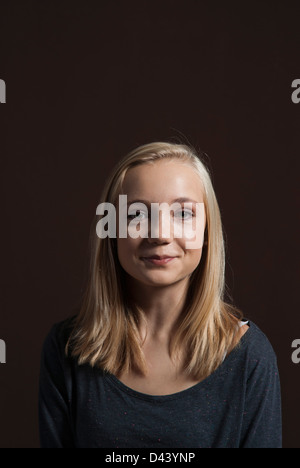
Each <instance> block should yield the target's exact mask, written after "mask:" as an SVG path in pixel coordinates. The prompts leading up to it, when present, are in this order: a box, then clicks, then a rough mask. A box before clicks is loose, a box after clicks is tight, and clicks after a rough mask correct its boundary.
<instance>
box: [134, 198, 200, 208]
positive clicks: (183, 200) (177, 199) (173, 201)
mask: <svg viewBox="0 0 300 468" xmlns="http://www.w3.org/2000/svg"><path fill="white" fill-rule="evenodd" d="M187 202H189V203H200V202H199V201H196V200H193V199H192V198H188V197H180V198H175V200H172V201H171V204H172V203H187ZM132 203H144V205H148V206H150V205H151V203H153V202H150V201H149V200H142V199H140V198H139V199H135V200H129V201H127V205H131V204H132ZM161 203H163V202H161Z"/></svg>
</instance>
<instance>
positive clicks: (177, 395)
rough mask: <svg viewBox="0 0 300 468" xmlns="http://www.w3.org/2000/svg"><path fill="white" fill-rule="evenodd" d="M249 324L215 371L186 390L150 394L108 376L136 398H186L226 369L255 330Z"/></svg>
mask: <svg viewBox="0 0 300 468" xmlns="http://www.w3.org/2000/svg"><path fill="white" fill-rule="evenodd" d="M247 324H248V326H249V328H248V330H247V331H246V333H244V335H243V336H242V337H241V339H240V341H239V343H238V345H237V346H236V347H235V348H234V349H233V350H232V351H231V353H230V354H229V355H228V356H226V358H225V359H224V361H223V362H222V363H221V364H220V365H219V367H217V369H216V370H215V371H214V372H212V374H210V375H209V376H208V377H206V378H205V379H203V380H201V381H200V382H198V383H196V384H194V385H192V386H191V387H188V388H186V389H184V390H180V391H179V392H176V393H170V394H167V395H152V394H148V393H143V392H139V391H137V390H134V389H133V388H131V387H128V386H127V385H126V384H124V383H123V382H121V380H119V379H118V378H117V377H116V376H115V375H114V374H106V376H107V378H108V379H109V380H110V382H112V383H113V384H114V385H115V386H117V387H118V388H119V389H120V390H122V391H123V392H124V393H126V394H127V395H130V396H132V397H134V398H139V399H141V400H147V401H152V402H157V403H158V402H165V401H170V400H175V399H179V398H184V397H186V396H188V395H190V394H193V393H194V392H195V391H196V390H198V389H199V388H200V387H202V386H204V385H206V384H207V383H208V382H210V380H212V379H213V378H215V377H216V376H217V375H218V374H219V373H220V372H221V371H222V370H223V369H224V367H226V366H227V365H228V364H230V362H231V360H232V359H233V358H234V356H235V355H236V353H237V352H239V351H240V350H241V348H243V346H244V344H245V343H246V342H247V340H249V337H250V335H251V334H252V333H253V331H254V326H253V323H252V322H250V320H249V321H248V322H247Z"/></svg>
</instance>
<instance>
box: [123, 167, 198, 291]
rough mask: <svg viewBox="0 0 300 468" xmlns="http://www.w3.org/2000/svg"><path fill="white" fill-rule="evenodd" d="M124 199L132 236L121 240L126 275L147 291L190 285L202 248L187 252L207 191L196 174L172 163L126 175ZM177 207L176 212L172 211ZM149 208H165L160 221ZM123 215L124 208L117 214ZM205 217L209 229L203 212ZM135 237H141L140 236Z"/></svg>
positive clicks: (135, 168) (159, 217) (129, 235)
mask: <svg viewBox="0 0 300 468" xmlns="http://www.w3.org/2000/svg"><path fill="white" fill-rule="evenodd" d="M122 195H126V196H127V205H126V209H127V210H128V212H127V213H128V216H127V229H128V231H127V233H128V235H127V237H124V238H121V237H120V235H117V249H118V257H119V261H120V264H121V265H122V267H123V269H124V270H125V272H126V273H127V274H128V275H129V276H130V277H131V278H134V279H135V280H136V281H137V282H138V283H143V284H146V285H148V286H168V285H172V284H175V283H177V282H179V281H188V278H189V276H190V275H191V273H192V272H193V271H194V270H195V269H196V268H197V266H198V264H199V262H200V259H201V254H202V246H197V247H196V248H195V247H193V248H188V246H190V245H191V243H190V242H191V241H192V240H193V239H195V238H196V232H195V231H196V221H197V217H196V207H197V205H196V203H199V204H202V207H204V205H203V203H204V199H203V186H202V183H201V180H200V178H199V176H198V175H197V173H195V170H194V169H193V168H192V167H191V166H188V165H185V164H183V163H181V162H179V161H176V160H174V159H169V160H160V161H156V162H155V163H154V164H143V165H139V166H137V167H134V168H132V169H130V170H129V171H128V172H127V174H126V177H125V179H124V183H123V192H122ZM124 199H126V198H125V197H124ZM133 202H135V203H134V205H132V203H133ZM174 202H176V204H175V205H173V206H174V207H175V208H176V209H175V212H174V213H173V212H172V211H170V210H169V211H168V207H170V206H171V205H172V204H173V203H174ZM151 203H156V204H162V203H165V205H164V209H161V211H160V212H159V214H158V215H156V217H155V214H154V213H155V212H154V211H153V210H152V209H151ZM184 203H185V204H186V206H185V207H184ZM130 205H131V207H130ZM145 206H146V207H147V210H145ZM156 206H158V205H156ZM160 206H161V207H162V206H163V205H160ZM128 208H129V209H128ZM119 210H120V205H119V206H118V214H119ZM156 213H157V211H156ZM168 213H169V215H168ZM201 213H202V214H201V216H202V227H203V226H204V227H205V213H204V211H202V212H201ZM117 219H119V216H118V217H117ZM198 221H199V212H198ZM119 223H120V221H119ZM139 229H140V231H139ZM203 230H204V229H203ZM168 231H169V232H168ZM137 232H139V233H140V234H141V233H143V234H142V235H143V237H141V235H139V236H138V237H136V235H134V233H137ZM118 233H120V224H119V225H118ZM133 236H134V237H133ZM191 236H193V237H191Z"/></svg>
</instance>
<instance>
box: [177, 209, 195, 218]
mask: <svg viewBox="0 0 300 468" xmlns="http://www.w3.org/2000/svg"><path fill="white" fill-rule="evenodd" d="M192 217H193V212H192V211H190V210H180V211H178V212H177V213H176V218H180V219H190V218H192Z"/></svg>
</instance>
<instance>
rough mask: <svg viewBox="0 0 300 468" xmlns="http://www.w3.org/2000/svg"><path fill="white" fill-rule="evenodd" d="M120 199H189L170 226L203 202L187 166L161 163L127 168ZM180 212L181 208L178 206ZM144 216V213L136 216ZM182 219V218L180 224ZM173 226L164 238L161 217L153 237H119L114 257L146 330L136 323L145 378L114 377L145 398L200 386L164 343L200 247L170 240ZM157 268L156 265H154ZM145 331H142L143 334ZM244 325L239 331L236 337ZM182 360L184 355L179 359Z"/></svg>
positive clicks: (195, 177) (188, 220) (190, 220)
mask: <svg viewBox="0 0 300 468" xmlns="http://www.w3.org/2000/svg"><path fill="white" fill-rule="evenodd" d="M123 194H126V195H127V197H128V204H129V205H130V201H133V200H134V201H136V200H140V201H143V202H144V203H145V202H147V204H149V207H150V204H151V203H163V202H166V203H168V204H170V205H171V204H172V203H173V202H174V201H175V200H178V199H182V200H183V199H184V200H186V201H188V200H190V201H191V202H190V203H193V205H189V206H193V208H192V209H189V210H187V211H185V212H184V211H182V212H179V211H178V212H177V213H175V214H174V216H175V217H176V219H175V222H176V223H178V222H179V220H180V222H182V223H193V222H195V217H193V216H195V210H194V207H195V205H196V203H197V202H198V203H203V202H204V198H203V186H202V182H201V180H200V178H199V176H198V174H197V173H195V171H194V169H193V168H192V167H191V166H188V165H186V164H183V163H182V162H179V161H175V160H162V161H158V162H155V163H154V164H146V165H140V166H137V167H135V168H132V169H130V170H129V171H128V172H127V174H126V177H125V180H124V184H123ZM181 204H182V210H183V209H184V203H183V202H182V203H181ZM140 216H141V217H143V214H141V215H140ZM182 217H183V218H184V219H182ZM173 226H174V224H173V223H170V233H169V235H167V236H166V234H165V233H164V232H163V229H162V218H160V220H159V229H158V231H157V236H158V237H156V238H151V236H150V235H149V237H147V238H137V239H133V238H131V237H129V236H128V237H127V238H118V239H117V247H118V257H119V261H120V263H121V265H122V267H123V269H124V270H125V272H126V283H127V290H128V291H129V293H130V295H131V296H132V298H133V300H134V301H135V302H136V303H137V304H138V305H139V306H140V307H141V308H142V309H143V311H144V312H145V314H146V319H147V327H146V326H145V324H141V329H140V333H141V336H142V338H143V339H144V342H143V352H144V355H145V358H146V363H147V367H148V373H147V375H142V374H140V373H138V372H135V371H134V370H131V371H130V372H127V373H124V372H123V373H122V374H120V375H118V376H117V377H118V378H119V380H120V381H121V382H123V383H124V384H125V385H127V386H128V387H130V388H132V389H134V390H136V391H139V392H141V393H146V394H150V395H168V394H172V393H176V392H180V391H182V390H185V389H187V388H189V387H191V386H193V385H195V384H196V383H198V382H199V380H198V381H196V380H194V379H193V378H192V377H190V376H188V375H187V373H186V372H185V371H184V370H183V369H182V366H181V365H180V361H179V362H173V361H172V360H171V357H170V355H169V343H170V337H171V335H172V330H173V329H174V325H175V323H176V320H177V318H178V317H179V315H180V314H181V312H182V310H183V305H184V303H185V299H186V294H187V290H188V285H189V278H190V276H191V274H192V272H193V271H194V270H195V269H196V268H197V266H198V265H199V262H200V261H201V256H202V247H201V248H197V249H186V240H187V239H186V238H184V236H182V237H181V238H176V237H175V236H174V229H173ZM152 255H158V256H160V257H161V256H164V255H167V256H170V257H173V258H172V260H171V261H170V262H168V263H165V264H157V263H155V261H154V263H153V261H152V260H150V261H149V260H147V259H145V257H147V258H149V257H150V256H152ZM158 263H159V262H158ZM146 328H147V330H146ZM247 328H248V326H247V325H244V326H243V327H241V329H240V336H242V335H243V334H244V333H245V332H246V331H247ZM182 357H183V356H182Z"/></svg>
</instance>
